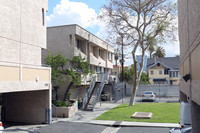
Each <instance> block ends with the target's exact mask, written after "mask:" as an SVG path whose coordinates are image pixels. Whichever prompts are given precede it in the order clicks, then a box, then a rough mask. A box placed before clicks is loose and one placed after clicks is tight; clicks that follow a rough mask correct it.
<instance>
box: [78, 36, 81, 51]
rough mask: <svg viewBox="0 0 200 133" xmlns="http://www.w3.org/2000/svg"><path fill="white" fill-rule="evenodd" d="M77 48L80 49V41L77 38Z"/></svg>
mask: <svg viewBox="0 0 200 133" xmlns="http://www.w3.org/2000/svg"><path fill="white" fill-rule="evenodd" d="M77 48H78V49H79V50H81V41H80V40H78V39H77Z"/></svg>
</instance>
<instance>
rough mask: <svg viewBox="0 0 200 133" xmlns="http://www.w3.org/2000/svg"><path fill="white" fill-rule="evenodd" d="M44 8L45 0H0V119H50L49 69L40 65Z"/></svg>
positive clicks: (38, 121) (44, 43)
mask: <svg viewBox="0 0 200 133" xmlns="http://www.w3.org/2000/svg"><path fill="white" fill-rule="evenodd" d="M47 8H48V1H47V0H25V1H22V0H14V1H13V0H1V1H0V10H1V13H0V18H1V21H0V93H1V95H2V101H1V102H2V113H1V118H2V121H14V122H29V123H47V122H51V69H50V68H49V67H43V66H42V65H41V49H42V48H46V26H45V25H46V24H45V16H46V11H47ZM47 116H49V118H47Z"/></svg>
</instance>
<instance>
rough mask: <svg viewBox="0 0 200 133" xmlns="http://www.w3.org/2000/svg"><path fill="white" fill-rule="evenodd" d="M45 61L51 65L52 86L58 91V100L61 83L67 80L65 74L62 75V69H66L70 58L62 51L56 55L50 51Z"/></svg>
mask: <svg viewBox="0 0 200 133" xmlns="http://www.w3.org/2000/svg"><path fill="white" fill-rule="evenodd" d="M44 61H45V64H47V65H50V66H51V81H52V86H53V88H54V90H55V92H56V100H58V94H57V92H58V89H59V87H60V85H62V84H63V83H64V82H65V81H66V78H65V76H64V75H62V71H63V70H64V67H65V66H66V65H67V64H68V60H67V59H66V58H65V57H64V56H63V55H62V53H58V54H57V55H54V54H52V53H50V52H48V55H46V56H45V58H44Z"/></svg>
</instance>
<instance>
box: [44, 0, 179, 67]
mask: <svg viewBox="0 0 200 133" xmlns="http://www.w3.org/2000/svg"><path fill="white" fill-rule="evenodd" d="M48 2H49V3H48V12H47V26H48V27H49V26H58V25H68V24H78V25H80V26H81V27H83V28H85V29H86V30H88V31H89V32H91V33H93V34H94V35H96V36H98V37H99V38H101V39H102V40H106V37H105V35H106V31H105V30H106V28H105V27H104V26H103V25H102V24H101V23H99V22H98V21H97V20H96V19H95V18H96V17H97V16H98V15H99V13H100V11H101V8H102V6H103V4H108V2H109V1H108V0H49V1H48ZM176 37H177V40H178V33H176ZM161 46H163V47H164V49H165V52H166V57H174V56H175V55H179V54H180V50H179V42H178V41H177V42H173V43H170V42H168V43H167V45H166V44H163V45H161ZM138 54H139V51H138ZM147 55H148V54H147ZM130 64H132V59H131V56H129V58H128V59H126V61H125V65H130Z"/></svg>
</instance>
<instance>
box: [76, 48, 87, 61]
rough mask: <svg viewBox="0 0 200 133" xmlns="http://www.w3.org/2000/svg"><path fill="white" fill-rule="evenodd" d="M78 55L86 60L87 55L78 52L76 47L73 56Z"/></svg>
mask: <svg viewBox="0 0 200 133" xmlns="http://www.w3.org/2000/svg"><path fill="white" fill-rule="evenodd" d="M79 54H80V55H81V57H82V58H85V59H86V60H87V55H86V54H85V53H83V52H82V51H81V50H79V49H78V48H77V47H75V50H74V56H79Z"/></svg>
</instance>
